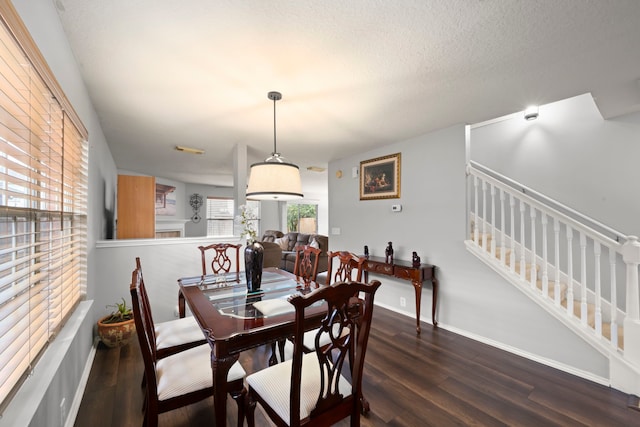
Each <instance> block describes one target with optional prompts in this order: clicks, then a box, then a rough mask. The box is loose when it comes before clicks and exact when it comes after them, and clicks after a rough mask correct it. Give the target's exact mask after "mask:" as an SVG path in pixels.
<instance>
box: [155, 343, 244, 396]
mask: <svg viewBox="0 0 640 427" xmlns="http://www.w3.org/2000/svg"><path fill="white" fill-rule="evenodd" d="M245 375H246V372H245V370H244V369H242V365H240V363H238V362H236V363H234V364H233V365H232V366H231V369H229V374H228V375H227V381H235V380H238V379H240V378H244V376H245ZM156 378H157V380H158V400H167V399H171V398H172V397H176V396H181V395H184V394H187V393H190V392H192V391H196V390H201V389H204V388H207V387H211V386H212V384H213V375H212V373H211V347H210V346H209V344H203V345H200V346H198V347H194V348H190V349H189V350H185V351H183V352H180V353H177V354H174V355H172V356H169V357H165V358H164V359H160V360H158V362H157V363H156Z"/></svg>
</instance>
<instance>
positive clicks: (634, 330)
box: [622, 236, 640, 366]
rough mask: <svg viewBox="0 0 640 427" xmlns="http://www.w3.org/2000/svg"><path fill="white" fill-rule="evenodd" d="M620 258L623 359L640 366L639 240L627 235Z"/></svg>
mask: <svg viewBox="0 0 640 427" xmlns="http://www.w3.org/2000/svg"><path fill="white" fill-rule="evenodd" d="M622 259H623V260H624V262H625V264H626V265H627V307H626V312H627V314H626V317H625V319H624V354H625V359H627V360H628V361H630V362H632V363H634V364H635V365H637V366H640V293H639V291H638V265H640V242H638V237H637V236H629V237H628V238H627V242H626V243H625V244H624V245H623V246H622Z"/></svg>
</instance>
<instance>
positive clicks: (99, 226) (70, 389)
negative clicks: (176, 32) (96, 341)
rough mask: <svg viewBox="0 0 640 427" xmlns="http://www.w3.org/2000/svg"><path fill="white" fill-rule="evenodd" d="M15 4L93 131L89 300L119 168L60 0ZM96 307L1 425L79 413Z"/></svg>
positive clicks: (77, 322)
mask: <svg viewBox="0 0 640 427" xmlns="http://www.w3.org/2000/svg"><path fill="white" fill-rule="evenodd" d="M12 3H13V4H14V6H15V8H16V10H17V11H18V14H19V15H20V17H21V18H22V20H23V21H24V23H25V25H26V27H27V29H28V30H29V32H30V34H31V36H32V37H33V39H34V40H35V42H36V44H37V45H38V47H39V49H40V51H41V53H42V55H43V56H44V58H45V59H46V61H47V63H48V65H49V67H50V68H51V70H52V71H53V73H54V75H55V76H56V78H57V80H58V82H59V83H60V85H61V87H62V89H63V91H64V93H65V95H66V96H67V98H68V99H69V100H70V102H71V104H72V105H73V107H74V109H75V110H76V111H77V113H78V115H79V116H80V118H81V120H82V122H83V123H84V125H85V127H86V128H87V130H88V132H89V189H88V191H89V198H88V206H89V211H88V266H87V268H88V283H87V299H88V300H91V299H93V297H94V295H95V290H96V288H95V282H94V278H95V275H96V273H95V268H96V263H97V262H99V260H97V259H96V257H95V242H96V241H97V240H100V239H103V238H105V236H106V235H107V233H108V229H109V224H110V223H112V218H113V216H114V215H115V188H116V183H117V170H116V167H115V163H114V161H113V157H112V156H111V152H110V151H109V148H108V146H107V144H106V140H105V138H104V135H103V133H102V129H101V127H100V123H99V120H98V118H97V115H96V113H95V111H94V109H93V106H92V105H91V100H90V98H89V96H88V93H87V90H86V87H85V86H84V83H83V81H82V79H81V77H80V71H79V68H78V66H77V64H76V62H75V59H74V56H73V53H72V52H71V49H70V47H69V45H68V43H67V40H66V36H65V34H64V31H63V30H62V26H61V24H60V21H59V19H58V15H57V13H56V11H55V9H54V2H52V1H51V0H13V1H12ZM94 308H95V304H94V305H92V304H91V302H90V301H87V302H85V303H83V304H82V305H81V308H80V309H78V310H76V312H75V313H74V315H73V316H72V318H71V319H70V320H69V321H68V322H67V324H66V326H65V327H64V328H63V330H62V331H61V332H60V334H59V335H58V337H57V339H56V340H55V341H54V344H53V345H52V346H50V347H49V349H47V351H46V352H45V354H44V355H43V357H42V359H41V360H40V361H39V362H38V365H37V366H36V370H35V372H34V374H33V375H32V376H31V377H30V378H29V380H28V385H26V386H24V387H23V388H21V389H20V391H19V394H18V395H17V396H16V397H15V398H14V399H13V401H12V403H11V404H10V405H9V407H8V408H7V409H6V411H4V413H3V416H2V418H1V419H0V426H5V425H6V426H18V425H20V426H24V425H31V426H44V425H50V423H51V422H52V421H51V420H56V421H55V422H56V423H59V420H60V417H61V415H60V403H61V401H62V399H65V402H66V410H67V413H71V414H73V410H74V407H73V403H74V402H75V401H76V400H74V399H75V398H77V397H78V396H77V392H78V390H79V389H78V387H79V385H80V384H81V377H82V375H83V373H84V369H85V363H86V362H87V360H88V359H89V356H90V354H91V349H92V343H93V326H94V323H93V310H94ZM81 391H82V390H80V392H81ZM80 397H81V396H80ZM78 403H79V401H78ZM75 409H76V410H77V408H75ZM57 425H59V424H57Z"/></svg>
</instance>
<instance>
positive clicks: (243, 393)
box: [229, 387, 247, 427]
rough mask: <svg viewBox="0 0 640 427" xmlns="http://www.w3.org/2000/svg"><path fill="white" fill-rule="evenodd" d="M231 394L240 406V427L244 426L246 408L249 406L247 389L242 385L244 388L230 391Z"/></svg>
mask: <svg viewBox="0 0 640 427" xmlns="http://www.w3.org/2000/svg"><path fill="white" fill-rule="evenodd" d="M229 394H230V395H231V397H232V398H233V400H235V401H236V405H237V406H238V427H242V426H243V425H244V418H245V409H246V407H247V403H246V398H247V389H246V388H245V387H242V390H240V391H238V390H233V391H230V392H229Z"/></svg>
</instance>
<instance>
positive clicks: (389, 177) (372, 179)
mask: <svg viewBox="0 0 640 427" xmlns="http://www.w3.org/2000/svg"><path fill="white" fill-rule="evenodd" d="M399 197H400V153H395V154H390V155H388V156H383V157H376V158H375V159H370V160H364V161H362V162H360V200H376V199H397V198H399Z"/></svg>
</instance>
